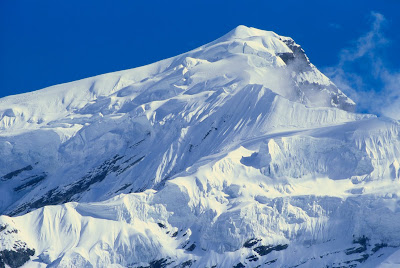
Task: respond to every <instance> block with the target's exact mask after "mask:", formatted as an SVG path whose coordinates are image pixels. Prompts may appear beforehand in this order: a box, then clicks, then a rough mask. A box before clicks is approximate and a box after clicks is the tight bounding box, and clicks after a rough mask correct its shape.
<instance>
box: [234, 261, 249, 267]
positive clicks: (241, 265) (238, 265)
mask: <svg viewBox="0 0 400 268" xmlns="http://www.w3.org/2000/svg"><path fill="white" fill-rule="evenodd" d="M243 267H246V266H244V265H243V263H241V262H239V263H238V264H236V265H235V266H233V268H243Z"/></svg>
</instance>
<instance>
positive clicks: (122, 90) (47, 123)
mask: <svg viewBox="0 0 400 268" xmlns="http://www.w3.org/2000/svg"><path fill="white" fill-rule="evenodd" d="M354 105H355V104H354V102H353V101H352V100H350V99H349V98H348V97H347V96H346V95H345V94H344V93H342V92H341V91H340V90H339V89H338V88H337V87H336V86H335V85H334V84H333V83H332V82H331V81H330V80H329V79H328V78H327V77H326V76H324V75H323V74H322V73H320V72H319V71H318V70H317V69H316V67H315V66H314V65H312V63H311V62H310V60H309V59H308V57H307V56H306V54H305V53H304V51H303V50H302V48H301V47H300V46H299V45H298V44H296V43H295V42H294V40H293V39H291V38H289V37H283V36H279V35H277V34H275V33H273V32H268V31H262V30H258V29H254V28H248V27H245V26H239V27H237V28H235V29H234V30H232V31H231V32H229V33H228V34H226V35H224V36H223V37H221V38H219V39H217V40H215V41H213V42H211V43H209V44H206V45H204V46H202V47H200V48H197V49H194V50H192V51H190V52H187V53H184V54H181V55H179V56H176V57H173V58H170V59H166V60H163V61H160V62H156V63H153V64H150V65H147V66H143V67H139V68H135V69H132V70H125V71H120V72H116V73H110V74H104V75H100V76H96V77H92V78H87V79H83V80H80V81H75V82H71V83H67V84H62V85H57V86H53V87H49V88H46V89H42V90H39V91H35V92H31V93H26V94H21V95H16V96H9V97H6V98H2V99H0V156H1V157H0V185H1V187H0V196H1V198H0V212H1V213H2V214H5V215H8V216H5V215H4V216H1V217H0V242H1V244H0V245H1V248H0V264H1V261H3V262H5V263H7V264H8V265H14V264H10V262H7V261H5V260H7V258H8V259H9V258H10V256H14V259H16V260H17V262H18V263H20V262H22V263H24V262H26V261H28V260H29V259H31V261H30V262H28V264H27V265H29V266H34V265H36V266H39V267H41V266H44V267H45V266H47V265H49V267H54V266H59V267H85V266H86V267H110V266H112V265H114V266H116V267H120V266H122V267H167V266H168V267H175V266H176V267H189V266H192V267H215V265H216V267H232V266H234V267H243V266H246V267H258V266H259V265H261V266H266V265H268V266H270V267H292V266H296V265H300V264H303V265H306V266H308V267H315V266H324V265H330V266H335V265H336V266H340V267H352V265H354V264H358V263H362V264H363V265H370V267H375V266H376V265H377V264H378V263H383V262H385V260H387V261H386V262H388V263H389V262H391V261H393V260H395V259H396V257H389V255H390V254H391V253H393V252H395V251H396V247H398V246H400V237H399V235H398V234H399V233H400V232H399V229H398V225H396V224H394V223H395V222H397V221H398V220H399V217H400V216H399V215H400V214H399V212H398V211H399V210H398V204H399V202H398V196H399V194H400V193H399V190H400V188H399V186H398V185H399V184H398V181H399V179H400V164H399V163H400V138H399V130H400V125H399V123H398V122H395V121H392V120H389V119H384V118H376V117H375V116H373V115H366V114H356V113H353V112H352V111H353V110H354ZM28 212H29V213H28ZM9 216H13V217H9ZM377 219H379V220H377ZM343 230H345V231H343ZM15 252H16V253H15ZM1 254H2V255H1ZM13 254H14V255H13ZM15 254H17V255H15ZM381 254H383V255H381ZM395 254H398V253H395ZM321 256H322V257H321ZM382 256H384V257H382ZM394 256H395V255H394ZM393 258H394V259H393ZM15 266H18V265H17V264H16V263H15Z"/></svg>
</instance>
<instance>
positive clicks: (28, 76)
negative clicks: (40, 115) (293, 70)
mask: <svg viewBox="0 0 400 268" xmlns="http://www.w3.org/2000/svg"><path fill="white" fill-rule="evenodd" d="M371 11H375V12H379V13H381V14H383V15H384V16H385V18H386V20H387V23H386V25H385V27H384V31H385V35H386V37H388V38H389V39H390V43H389V44H388V45H387V47H386V49H385V50H384V51H383V52H382V58H385V64H387V66H389V68H397V67H398V66H399V65H398V63H399V62H400V53H399V51H400V34H399V33H400V30H399V29H400V16H399V13H400V1H398V0H380V1H376V0H373V1H372V0H371V1H361V0H360V1H349V0H346V1H341V0H335V1H329V0H327V1H320V0H318V1H298V0H296V1H267V0H263V1H255V0H246V1H243V0H241V1H234V0H231V1H217V0H213V1H208V0H202V1H134V0H121V1H119V0H115V1H111V0H110V1H103V0H97V1H89V0H84V1H82V0H79V1H76V0H70V1H54V0H39V1H32V0H23V1H22V0H1V1H0V97H2V96H6V95H12V94H18V93H22V92H27V91H33V90H36V89H41V88H44V87H47V86H51V85H54V84H59V83H64V82H69V81H73V80H77V79H81V78H85V77H89V76H94V75H98V74H102V73H107V72H112V71H118V70H123V69H128V68H133V67H137V66H142V65H145V64H148V63H152V62H155V61H158V60H161V59H164V58H167V57H171V56H175V55H177V54H181V53H183V52H186V51H188V50H191V49H193V48H196V47H198V46H200V45H203V44H205V43H208V42H210V41H212V40H214V39H216V38H218V37H220V36H221V35H223V34H225V33H227V32H228V31H230V30H231V29H232V28H234V27H236V26H237V25H239V24H243V25H246V26H252V27H256V28H260V29H264V30H272V31H275V32H276V33H278V34H280V35H286V36H291V37H292V38H294V39H295V41H296V42H297V43H299V44H301V45H302V47H303V48H304V49H305V51H306V53H307V54H308V56H309V58H310V60H311V61H312V62H313V63H314V64H315V65H316V66H317V67H318V68H321V69H324V68H325V67H329V66H335V65H336V64H337V63H338V57H339V56H338V55H339V53H340V51H341V50H342V49H343V48H345V47H349V46H351V45H352V44H353V43H354V41H355V40H357V38H359V37H360V36H362V35H363V34H364V33H366V32H367V31H368V30H369V29H370V27H371ZM385 55H386V56H385ZM396 64H397V66H396ZM355 71H356V72H357V70H355ZM359 72H363V70H362V68H360V71H359Z"/></svg>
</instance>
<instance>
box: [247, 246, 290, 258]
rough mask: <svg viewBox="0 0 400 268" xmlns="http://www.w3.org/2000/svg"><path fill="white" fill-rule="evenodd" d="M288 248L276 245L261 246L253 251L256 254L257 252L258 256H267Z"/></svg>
mask: <svg viewBox="0 0 400 268" xmlns="http://www.w3.org/2000/svg"><path fill="white" fill-rule="evenodd" d="M287 247H288V245H287V244H284V245H276V246H272V245H268V246H259V247H256V248H254V249H253V250H254V251H255V252H257V253H258V255H260V256H265V255H267V254H269V253H271V252H272V251H281V250H284V249H287Z"/></svg>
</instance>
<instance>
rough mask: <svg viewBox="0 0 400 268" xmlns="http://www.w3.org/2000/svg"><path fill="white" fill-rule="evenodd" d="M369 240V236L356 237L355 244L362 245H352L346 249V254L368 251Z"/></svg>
mask: <svg viewBox="0 0 400 268" xmlns="http://www.w3.org/2000/svg"><path fill="white" fill-rule="evenodd" d="M368 241H369V238H368V237H366V236H362V237H359V238H356V239H354V240H353V244H360V247H352V248H348V249H346V251H345V253H346V255H351V254H355V253H362V252H364V251H366V250H367V243H368Z"/></svg>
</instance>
